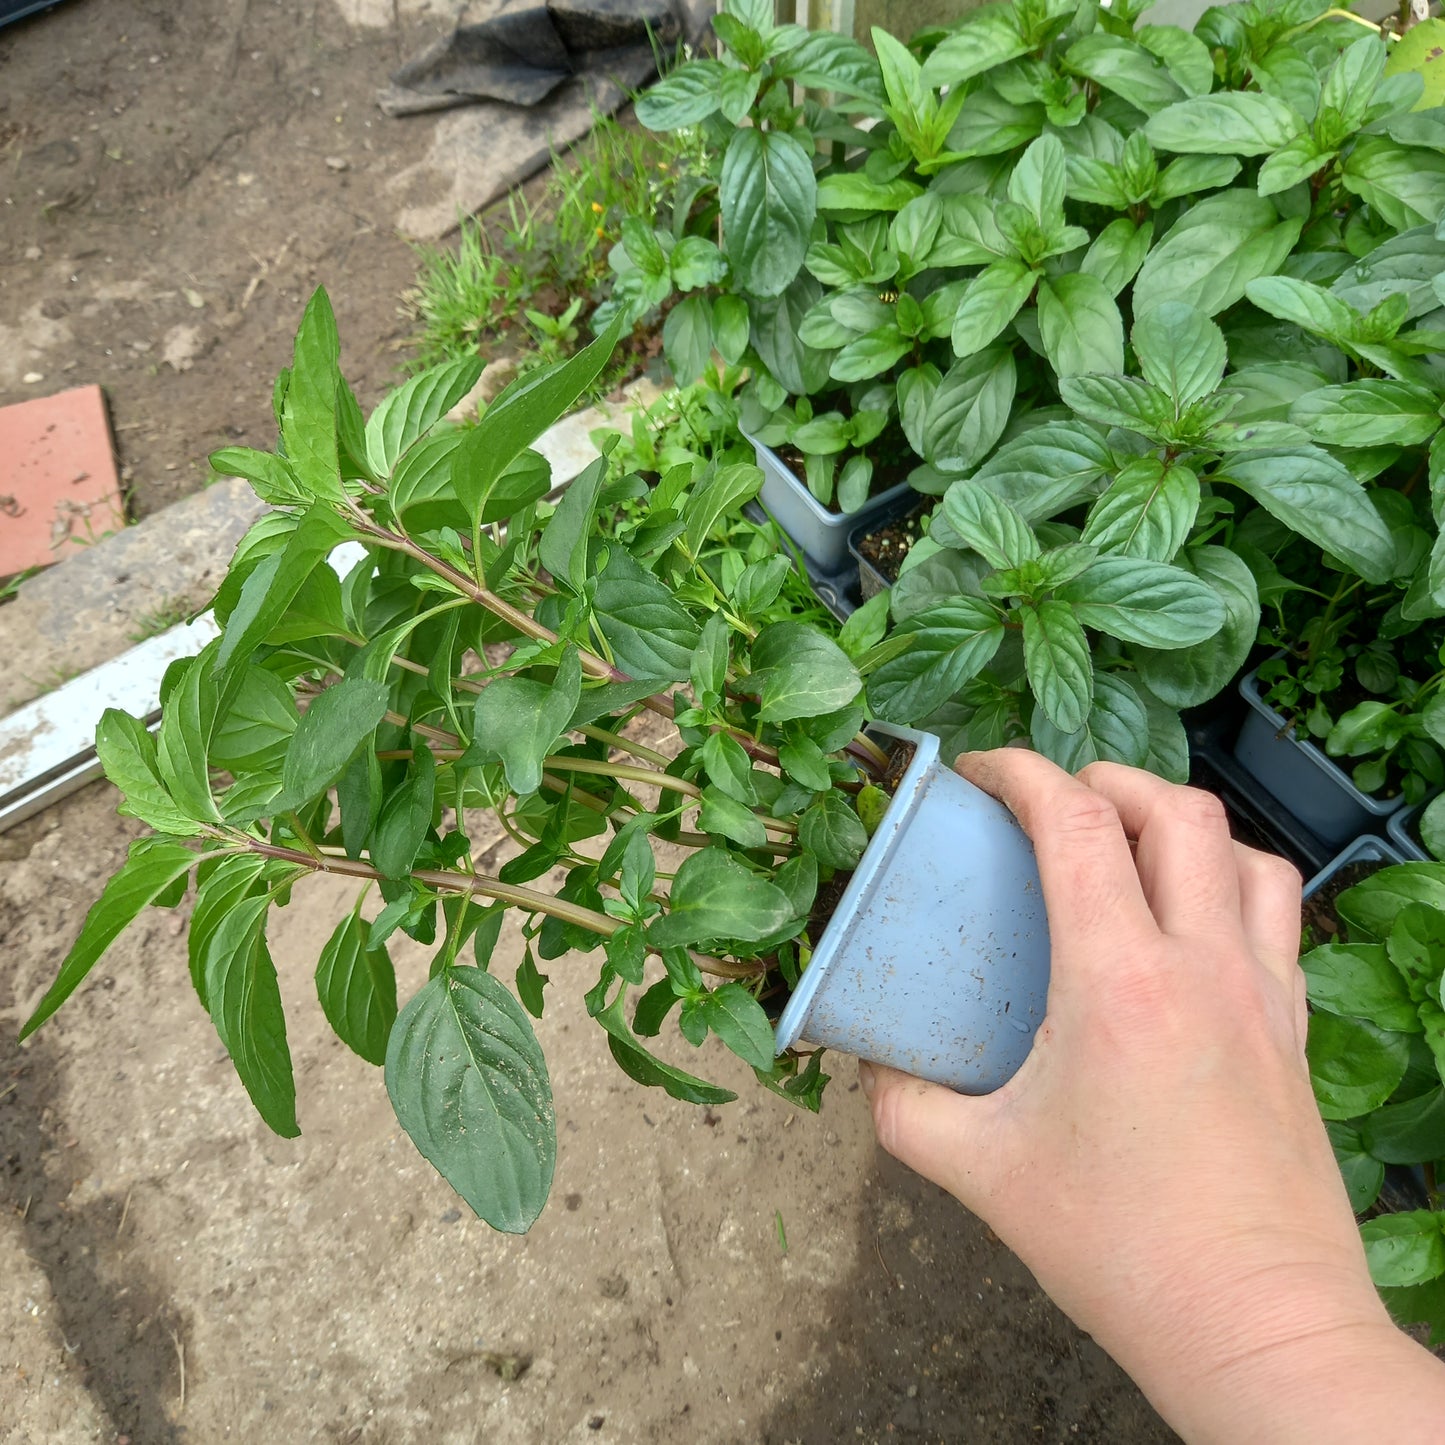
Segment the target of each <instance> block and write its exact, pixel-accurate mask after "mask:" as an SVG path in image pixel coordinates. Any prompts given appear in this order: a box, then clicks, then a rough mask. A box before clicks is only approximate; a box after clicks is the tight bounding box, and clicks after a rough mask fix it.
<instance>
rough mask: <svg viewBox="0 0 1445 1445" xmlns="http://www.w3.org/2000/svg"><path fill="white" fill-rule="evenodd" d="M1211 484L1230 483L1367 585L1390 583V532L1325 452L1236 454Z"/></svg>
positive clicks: (1300, 449) (1308, 448)
mask: <svg viewBox="0 0 1445 1445" xmlns="http://www.w3.org/2000/svg"><path fill="white" fill-rule="evenodd" d="M1221 472H1222V475H1219V476H1216V477H1215V479H1214V480H1215V484H1216V486H1218V484H1219V483H1220V482H1224V481H1229V482H1233V483H1234V485H1235V486H1237V487H1239V488H1240V490H1241V491H1243V492H1246V493H1247V494H1248V495H1249V496H1251V497H1253V498H1254V500H1255V501H1256V502H1258V503H1259V504H1260V506H1262V507H1263V508H1264V509H1265V511H1267V512H1269V513H1270V515H1271V516H1274V517H1278V518H1279V520H1280V521H1281V522H1283V523H1285V525H1286V526H1288V527H1290V528H1292V529H1293V530H1294V531H1296V532H1298V533H1299V534H1300V536H1302V537H1305V538H1307V539H1308V540H1309V541H1311V542H1313V543H1315V545H1316V546H1318V547H1321V548H1323V549H1324V550H1325V551H1326V552H1329V553H1331V554H1332V555H1334V556H1336V557H1339V558H1342V559H1343V560H1344V561H1345V562H1347V563H1349V565H1350V566H1351V567H1352V568H1354V570H1355V571H1356V572H1358V573H1359V574H1360V576H1361V577H1363V578H1365V580H1366V581H1368V582H1385V581H1388V580H1389V578H1390V576H1391V574H1392V572H1393V571H1394V565H1395V542H1394V538H1393V537H1392V536H1391V534H1390V529H1389V528H1388V527H1387V526H1386V525H1385V523H1384V521H1383V520H1382V519H1381V517H1380V514H1379V513H1378V512H1377V511H1376V510H1375V508H1374V507H1373V506H1371V504H1370V499H1369V497H1368V496H1367V495H1366V493H1365V489H1364V488H1363V487H1362V486H1360V484H1359V483H1358V482H1357V481H1356V480H1355V479H1354V477H1353V476H1351V475H1350V473H1349V471H1348V470H1347V469H1346V468H1345V467H1344V466H1342V465H1341V464H1340V463H1339V462H1337V461H1336V460H1335V459H1334V458H1333V457H1332V456H1330V454H1329V453H1328V452H1325V451H1322V450H1320V448H1318V447H1312V446H1301V447H1289V448H1277V449H1273V450H1267V451H1257V452H1240V453H1237V454H1236V455H1234V456H1232V457H1230V458H1228V460H1227V461H1226V462H1225V463H1224V464H1223V466H1222V468H1221Z"/></svg>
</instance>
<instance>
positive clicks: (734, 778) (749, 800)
mask: <svg viewBox="0 0 1445 1445" xmlns="http://www.w3.org/2000/svg"><path fill="white" fill-rule="evenodd" d="M698 756H699V758H700V759H701V761H702V765H703V767H704V768H705V769H706V771H707V776H708V781H709V782H711V783H712V784H713V785H714V786H715V787H716V788H717V789H718V790H719V791H720V792H723V793H726V794H727V795H728V797H730V798H734V799H736V800H737V801H738V802H739V803H746V804H747V805H748V806H749V807H752V806H753V805H754V804H756V802H757V801H758V794H757V789H756V788H755V787H754V785H753V765H752V762H751V760H750V759H749V758H748V755H747V753H745V752H744V751H743V745H742V744H741V743H740V742H739V741H738V740H737V739H736V738H735V737H733V735H732V734H731V733H725V732H722V731H720V730H719V731H717V732H711V733H709V734H708V735H707V737H706V739H704V741H703V745H702V747H701V748H700V749H699V750H698Z"/></svg>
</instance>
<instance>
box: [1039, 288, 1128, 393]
mask: <svg viewBox="0 0 1445 1445" xmlns="http://www.w3.org/2000/svg"><path fill="white" fill-rule="evenodd" d="M1038 307H1039V334H1040V336H1041V337H1042V339H1043V343H1044V355H1045V356H1047V357H1048V359H1049V364H1050V365H1051V366H1052V367H1053V368H1054V370H1055V371H1056V372H1057V373H1058V374H1059V375H1060V376H1074V375H1076V374H1077V373H1079V372H1084V371H1109V372H1119V371H1123V369H1124V322H1123V320H1122V318H1121V317H1120V315H1119V308H1118V307H1117V306H1116V305H1115V304H1114V297H1113V294H1112V293H1111V292H1110V291H1109V288H1108V287H1107V286H1105V285H1104V283H1103V282H1102V281H1100V280H1098V279H1097V278H1096V277H1094V276H1090V275H1089V274H1088V273H1087V272H1085V271H1075V272H1073V273H1071V274H1068V275H1064V276H1058V277H1055V278H1054V280H1053V281H1040V282H1039V296H1038Z"/></svg>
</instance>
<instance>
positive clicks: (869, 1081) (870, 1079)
mask: <svg viewBox="0 0 1445 1445" xmlns="http://www.w3.org/2000/svg"><path fill="white" fill-rule="evenodd" d="M858 1082H859V1083H860V1084H862V1085H863V1092H864V1093H865V1094H867V1096H868V1097H869V1098H870V1099H871V1098H872V1097H873V1090H874V1088H875V1087H876V1086H877V1083H878V1075H877V1074H875V1073H874V1072H873V1065H872V1064H870V1063H866V1062H860V1063H859V1065H858Z"/></svg>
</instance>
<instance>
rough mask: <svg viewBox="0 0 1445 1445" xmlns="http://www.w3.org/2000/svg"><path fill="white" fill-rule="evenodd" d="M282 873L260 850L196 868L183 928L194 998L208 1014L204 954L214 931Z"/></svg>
mask: <svg viewBox="0 0 1445 1445" xmlns="http://www.w3.org/2000/svg"><path fill="white" fill-rule="evenodd" d="M278 875H280V876H284V875H283V865H279V864H277V863H276V862H275V861H274V860H271V859H266V858H263V857H262V856H261V855H260V854H259V853H251V852H244V853H223V854H221V855H220V856H218V857H212V858H208V859H207V860H206V861H205V862H203V863H202V864H201V866H200V867H199V868H198V869H197V870H196V903H195V907H194V908H192V910H191V922H190V926H189V928H187V930H186V958H187V962H188V964H189V966H190V971H191V983H192V985H193V986H194V988H195V990H196V997H197V998H198V999H200V1001H201V1007H202V1008H204V1009H205V1011H206V1012H207V1013H210V1011H211V1004H210V998H209V996H208V995H207V993H206V953H207V950H208V949H209V948H210V946H211V939H212V937H213V936H214V935H215V932H216V930H217V929H218V928H219V927H220V926H221V924H222V923H223V922H225V920H226V919H227V918H229V917H230V916H231V914H232V913H234V912H235V910H236V906H237V905H238V904H239V903H240V902H241V900H242V899H243V898H245V897H247V896H248V895H249V894H252V893H257V892H264V891H265V890H266V889H267V888H269V887H270V886H271V885H272V884H274V883H276V882H278V881H279V876H278Z"/></svg>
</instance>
